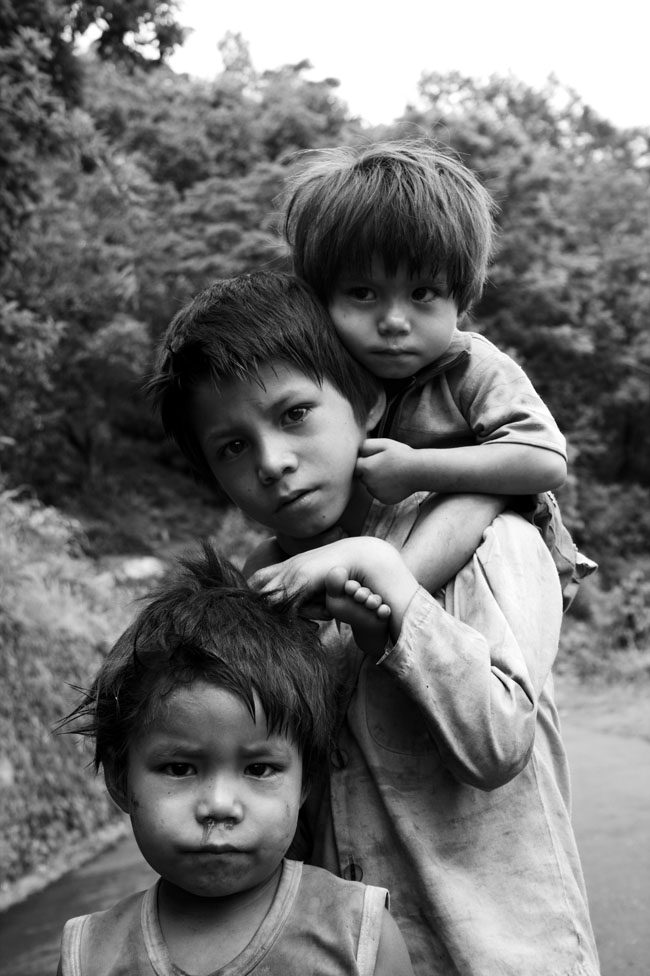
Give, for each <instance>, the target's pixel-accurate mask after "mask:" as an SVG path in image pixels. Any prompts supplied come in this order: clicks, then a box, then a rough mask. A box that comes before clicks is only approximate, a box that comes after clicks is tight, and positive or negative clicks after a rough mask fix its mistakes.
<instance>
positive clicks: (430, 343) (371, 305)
mask: <svg viewBox="0 0 650 976" xmlns="http://www.w3.org/2000/svg"><path fill="white" fill-rule="evenodd" d="M328 307H329V312H330V315H331V316H332V319H333V321H334V325H335V326H336V331H337V332H338V334H339V336H340V338H341V341H342V342H343V343H344V345H345V346H346V347H347V349H348V350H349V352H350V353H351V354H352V355H353V356H354V357H355V359H357V360H358V361H359V362H360V363H362V364H363V365H364V366H365V367H366V369H368V370H370V372H371V373H374V375H375V376H378V377H380V378H381V379H406V378H408V377H410V376H413V375H414V374H415V373H417V372H418V370H420V369H422V368H423V367H424V366H428V365H429V364H430V363H432V362H434V361H435V360H436V359H438V358H439V357H440V356H441V355H442V354H443V353H444V352H446V350H447V348H448V347H449V343H450V342H451V338H452V335H453V332H454V329H455V328H456V324H457V322H458V307H457V305H456V302H455V301H454V299H453V298H451V297H450V296H449V294H448V292H447V286H446V281H445V277H444V275H438V276H436V277H429V276H427V275H421V276H417V277H411V276H410V275H409V274H408V273H407V270H406V267H405V266H400V267H399V268H398V269H397V273H396V274H395V275H388V274H387V273H386V270H385V268H384V265H383V262H382V261H381V260H380V259H379V258H377V257H375V258H374V259H373V261H372V264H371V267H370V271H369V273H368V274H366V275H358V274H347V273H345V271H344V272H343V273H342V274H341V275H340V277H339V280H338V281H337V283H336V287H335V288H334V292H333V294H332V297H331V299H330V301H329V305H328Z"/></svg>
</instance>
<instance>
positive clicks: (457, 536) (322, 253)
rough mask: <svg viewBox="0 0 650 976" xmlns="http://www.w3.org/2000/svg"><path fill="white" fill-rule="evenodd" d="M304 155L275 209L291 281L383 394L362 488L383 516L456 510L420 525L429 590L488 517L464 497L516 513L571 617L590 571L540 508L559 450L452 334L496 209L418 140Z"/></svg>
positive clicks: (508, 368) (484, 342)
mask: <svg viewBox="0 0 650 976" xmlns="http://www.w3.org/2000/svg"><path fill="white" fill-rule="evenodd" d="M313 155H314V157H315V161H314V162H313V164H312V165H308V164H307V165H305V166H304V167H303V168H302V169H301V170H300V171H299V172H298V173H297V174H296V175H295V176H294V178H293V180H292V181H291V183H290V187H289V191H288V195H287V200H286V205H285V214H284V229H285V235H286V238H287V241H288V243H289V245H290V247H291V252H292V256H293V262H294V269H295V271H296V274H298V275H299V276H300V277H302V278H304V279H305V281H307V282H308V283H309V284H310V285H311V286H312V287H313V289H314V290H315V292H316V294H317V295H318V297H319V298H320V299H321V301H322V302H324V304H325V305H326V306H327V307H328V309H329V312H330V315H331V317H332V319H333V321H334V325H335V326H336V329H337V332H338V334H339V336H340V338H341V340H342V342H343V344H344V345H345V346H346V347H347V349H348V350H349V352H350V353H351V354H352V355H353V356H354V357H355V358H356V359H358V360H359V362H360V363H362V364H363V365H364V366H365V367H366V369H368V370H370V372H371V373H373V374H374V375H375V376H376V377H378V378H379V379H380V380H381V381H382V383H383V384H384V386H385V389H386V392H387V395H388V405H387V408H386V411H385V413H384V416H383V418H382V420H381V423H380V425H379V427H378V429H377V430H376V431H374V432H373V437H372V438H370V439H368V440H367V441H366V442H365V443H364V444H363V445H362V448H361V452H360V458H359V462H358V464H357V474H358V475H359V476H360V477H361V478H362V479H363V481H364V483H365V485H366V486H367V487H368V489H369V490H370V492H371V493H372V494H373V495H374V496H375V497H376V498H378V499H379V500H380V501H382V502H384V503H387V504H392V503H394V502H398V501H401V500H402V499H404V498H407V497H408V496H409V495H410V494H412V493H413V492H414V491H422V490H426V491H430V492H438V493H446V494H448V495H449V494H450V493H451V495H452V496H453V497H450V498H448V499H447V500H446V501H445V502H444V503H443V502H441V500H440V499H438V502H437V505H436V511H435V514H434V513H432V514H431V515H430V516H429V527H428V538H429V539H432V538H437V539H438V544H437V545H435V546H433V547H429V550H428V565H426V566H425V567H421V566H418V568H417V569H416V575H417V576H418V579H420V581H421V582H424V583H425V585H427V586H428V588H430V589H435V588H436V586H438V585H442V584H444V583H446V581H447V579H448V578H449V576H450V575H453V573H454V572H456V570H457V569H460V567H461V566H462V565H464V563H465V562H466V560H467V558H468V557H469V554H471V552H473V551H474V549H475V548H476V546H477V545H478V543H479V541H480V537H481V534H482V531H483V528H485V526H486V525H487V524H488V523H489V522H490V521H491V520H492V518H493V517H494V514H496V511H493V510H491V509H490V507H489V506H487V507H486V501H485V499H484V498H482V499H477V498H476V497H472V496H468V495H467V494H465V495H464V497H462V498H459V497H457V496H458V494H459V493H477V492H480V493H482V494H486V493H488V494H492V495H494V496H496V497H495V499H494V502H493V504H496V505H497V507H498V508H499V509H500V508H503V507H504V506H505V498H509V499H510V501H509V502H508V505H509V506H512V505H513V504H514V505H516V507H517V508H518V509H519V510H522V511H525V510H526V509H527V510H528V512H529V517H530V519H531V520H532V521H533V522H535V523H536V524H538V526H539V527H540V529H541V530H542V532H543V535H544V538H545V539H546V541H547V544H548V546H549V549H550V550H551V552H552V554H553V556H554V559H555V562H556V566H557V568H558V572H559V574H560V577H561V580H562V583H563V589H564V593H565V602H566V605H568V604H569V602H570V601H571V598H572V597H573V595H574V594H575V590H576V588H577V584H578V582H579V580H580V579H581V578H582V577H583V576H584V575H586V574H587V573H589V572H591V571H593V569H595V564H594V563H592V562H591V560H587V559H586V558H585V557H584V556H582V555H581V554H579V553H578V552H577V551H576V548H575V546H574V545H573V542H572V540H571V537H570V536H569V533H568V532H567V530H566V529H565V527H564V526H563V524H562V521H561V519H560V517H559V513H558V508H557V503H556V502H555V499H554V497H553V496H552V495H550V494H548V492H550V491H551V490H553V489H555V488H558V487H560V486H561V485H562V484H563V482H564V481H565V478H566V446H565V441H564V438H563V436H562V435H561V433H560V431H559V429H558V427H557V425H556V423H555V421H554V419H553V417H552V416H551V414H550V412H549V410H548V409H547V407H546V405H545V404H544V403H543V401H542V400H541V399H540V397H539V396H538V394H537V393H536V391H535V389H534V388H533V386H532V384H531V382H530V380H529V379H528V377H527V376H526V374H525V373H524V372H523V370H522V369H521V368H520V367H519V366H518V365H517V364H516V363H515V362H514V361H513V360H512V359H511V358H510V357H509V356H507V355H506V354H505V353H503V352H501V351H500V350H498V349H497V348H496V347H495V346H494V345H493V344H492V343H491V342H490V341H489V340H488V339H486V338H485V337H484V336H481V335H479V334H477V333H474V332H469V331H462V332H461V331H460V330H459V328H458V323H459V321H460V320H461V319H462V317H463V316H464V315H465V314H466V313H467V312H468V311H469V310H470V309H471V307H472V306H473V305H474V304H475V303H476V301H477V300H478V299H479V298H480V296H481V293H482V290H483V286H484V284H485V280H486V276H487V269H488V264H489V261H490V258H491V256H492V253H493V249H494V239H495V227H494V220H493V214H494V211H495V209H496V208H495V204H494V202H493V200H492V198H491V197H490V195H489V193H488V192H487V190H486V189H485V188H484V187H483V185H482V184H481V183H480V182H479V180H478V179H477V177H476V176H475V175H474V174H473V173H472V172H471V171H470V170H469V169H468V168H467V167H466V166H464V165H463V164H462V163H461V162H460V161H459V160H458V159H457V158H454V157H453V156H452V155H451V154H450V152H449V151H446V152H443V151H442V150H441V149H439V148H438V147H437V146H436V145H435V144H433V143H432V142H430V141H427V140H419V141H399V142H390V143H383V144H379V145H377V146H371V147H366V148H363V149H358V150H355V149H351V148H343V149H338V150H325V151H320V150H319V151H317V152H316V153H314V154H313ZM488 448H489V450H488ZM512 496H519V497H518V498H517V499H513V497H512ZM530 496H534V497H533V498H531V497H530ZM497 499H498V500H497ZM477 506H479V507H478V508H477ZM434 519H435V522H434Z"/></svg>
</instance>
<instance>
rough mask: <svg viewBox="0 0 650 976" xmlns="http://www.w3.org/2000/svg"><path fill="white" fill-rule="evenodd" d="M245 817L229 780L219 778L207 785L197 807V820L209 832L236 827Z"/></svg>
mask: <svg viewBox="0 0 650 976" xmlns="http://www.w3.org/2000/svg"><path fill="white" fill-rule="evenodd" d="M242 817H243V807H242V804H241V801H240V800H239V799H238V796H237V791H236V789H235V787H234V784H233V783H232V782H230V779H229V778H225V777H221V776H220V777H217V778H214V779H212V780H210V781H209V782H207V783H205V785H204V788H203V790H202V792H201V797H200V799H199V801H198V803H197V806H196V819H197V820H198V821H199V823H201V824H202V825H203V826H204V827H207V829H208V832H209V830H210V829H211V828H212V827H213V826H214V827H219V826H225V827H228V826H234V825H235V824H236V823H239V822H240V820H241V819H242Z"/></svg>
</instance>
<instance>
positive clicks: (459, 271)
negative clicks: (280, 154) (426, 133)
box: [283, 139, 497, 313]
mask: <svg viewBox="0 0 650 976" xmlns="http://www.w3.org/2000/svg"><path fill="white" fill-rule="evenodd" d="M309 156H310V157H311V158H312V159H313V162H312V163H311V165H309V164H307V165H305V166H303V167H302V168H301V169H300V170H299V171H298V172H297V173H296V174H295V175H294V176H293V177H292V178H291V179H290V181H289V184H288V189H287V194H286V200H285V204H284V208H283V209H284V234H285V237H286V239H287V242H288V244H289V246H290V247H291V250H292V254H293V264H294V271H295V272H296V274H298V275H300V277H302V278H304V279H305V280H306V281H308V282H309V284H310V285H311V286H312V287H313V288H314V290H315V291H316V294H317V295H318V297H319V298H320V299H321V301H323V302H325V303H327V302H328V301H329V299H330V298H331V296H332V292H333V290H334V288H335V285H336V281H337V278H338V277H339V274H340V272H341V270H342V269H345V271H346V273H348V272H351V273H352V274H355V273H361V274H363V273H367V272H368V270H369V268H370V263H371V260H372V258H373V256H374V255H377V256H378V257H379V258H380V259H381V260H382V261H383V263H384V266H385V268H386V271H387V272H388V273H389V274H394V273H395V271H396V270H397V268H398V266H399V265H400V264H402V263H405V264H406V268H407V270H408V273H409V274H411V275H420V274H423V273H425V274H431V275H432V276H435V275H436V274H438V273H441V272H444V273H445V274H446V278H447V285H448V288H449V292H450V295H451V296H452V297H453V298H454V299H455V301H456V304H457V305H458V310H459V312H461V313H462V312H465V311H467V310H468V309H469V307H470V306H471V305H472V304H473V303H474V302H476V301H477V300H478V299H479V298H480V296H481V292H482V289H483V285H484V283H485V279H486V276H487V267H488V264H489V261H490V258H491V257H492V253H493V249H494V240H495V225H494V219H493V217H494V214H495V212H496V210H497V207H496V204H495V203H494V201H493V199H492V197H491V196H490V194H489V193H488V191H487V190H486V189H485V187H484V186H483V185H482V184H481V183H480V181H479V180H478V178H477V177H476V176H475V175H474V173H473V172H472V171H471V170H469V169H468V168H467V167H466V166H464V165H463V163H461V162H460V160H459V159H458V158H457V157H455V156H453V155H452V154H451V151H450V150H449V149H445V150H444V151H443V149H441V148H440V147H439V146H438V145H437V144H436V143H434V142H431V141H430V140H426V139H420V140H410V141H408V140H407V141H405V140H402V141H396V142H386V143H379V144H377V145H374V146H369V147H365V148H361V149H354V148H349V147H343V148H340V149H329V150H328V149H326V150H316V151H314V152H313V153H310V154H309Z"/></svg>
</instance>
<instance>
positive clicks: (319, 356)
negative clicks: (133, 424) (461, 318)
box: [147, 271, 380, 483]
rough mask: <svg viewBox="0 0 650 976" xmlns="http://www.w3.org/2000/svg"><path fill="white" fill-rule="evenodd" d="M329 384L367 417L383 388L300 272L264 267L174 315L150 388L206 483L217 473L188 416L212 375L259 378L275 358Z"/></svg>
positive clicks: (220, 285) (213, 288) (219, 379)
mask: <svg viewBox="0 0 650 976" xmlns="http://www.w3.org/2000/svg"><path fill="white" fill-rule="evenodd" d="M280 362H281V363H285V364H286V365H288V366H290V367H294V368H296V369H298V370H300V371H301V372H302V373H304V374H305V375H306V376H309V377H310V378H311V379H313V380H315V381H316V382H318V383H319V384H321V383H322V382H323V380H325V379H326V380H329V382H330V383H332V385H333V386H334V387H335V388H336V389H337V390H338V391H339V393H340V394H341V395H342V396H343V397H345V399H346V400H348V401H349V402H350V404H351V406H352V408H353V410H354V413H355V416H356V417H357V419H358V420H360V421H361V422H363V421H365V419H366V417H367V415H368V412H369V411H370V409H371V408H372V407H373V406H374V405H375V403H376V401H377V397H378V396H379V393H380V386H379V384H378V382H377V380H375V378H374V377H373V376H371V374H370V373H369V372H368V371H367V370H365V369H364V368H363V367H362V366H361V365H360V364H359V363H357V362H356V361H355V360H354V359H353V358H352V357H351V356H350V354H349V353H348V352H347V350H346V349H345V348H344V346H343V345H342V343H341V341H340V339H339V338H338V336H337V334H336V331H335V329H334V326H333V324H332V321H331V319H330V317H329V314H328V313H327V310H326V309H325V308H324V307H323V305H322V304H321V303H320V302H319V301H318V299H317V297H316V295H315V294H314V292H313V290H312V289H311V288H310V287H309V286H308V285H307V284H305V282H303V281H300V280H299V279H298V278H296V277H295V276H294V275H289V274H283V273H279V272H272V271H259V272H254V273H252V274H242V275H237V276H236V277H233V278H228V279H226V280H224V281H217V282H215V283H214V284H212V285H210V286H209V287H208V288H206V289H204V290H203V291H202V292H200V293H199V294H198V295H197V296H196V297H195V298H194V299H193V300H192V301H191V302H189V303H188V304H187V305H186V306H185V307H184V308H182V309H181V311H180V312H178V314H177V315H176V316H175V317H174V319H173V320H172V322H171V325H170V326H169V328H168V330H167V332H166V334H165V336H164V338H163V341H162V343H161V346H160V350H159V353H158V357H157V361H156V365H155V368H154V372H153V375H152V376H151V378H150V380H149V382H148V384H147V392H148V394H149V396H150V397H151V399H152V401H153V403H154V406H155V407H156V408H157V409H158V410H159V412H160V417H161V420H162V424H163V427H164V429H165V432H166V433H167V435H168V436H169V437H171V438H172V439H173V440H174V441H175V442H176V443H177V444H178V446H179V447H180V449H181V451H182V452H183V454H184V455H185V456H186V458H187V459H188V460H189V461H190V463H191V464H192V466H193V467H194V469H195V470H196V471H197V472H199V473H200V474H201V475H203V477H204V478H206V479H207V481H208V482H212V483H213V482H214V477H213V475H212V472H211V471H210V468H209V466H208V464H207V462H206V460H205V457H204V455H203V451H202V450H201V447H200V444H199V443H198V439H197V437H196V435H195V432H194V430H193V425H192V423H191V421H190V416H191V407H192V399H193V396H194V393H195V390H196V388H197V386H198V385H199V384H202V383H204V382H205V381H206V380H208V381H209V382H210V383H213V384H214V385H215V387H216V388H217V389H218V388H219V385H220V384H221V383H223V382H224V381H228V380H233V379H237V380H253V381H255V382H260V379H259V374H260V370H261V369H262V368H263V367H265V366H267V365H269V364H273V363H280Z"/></svg>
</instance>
